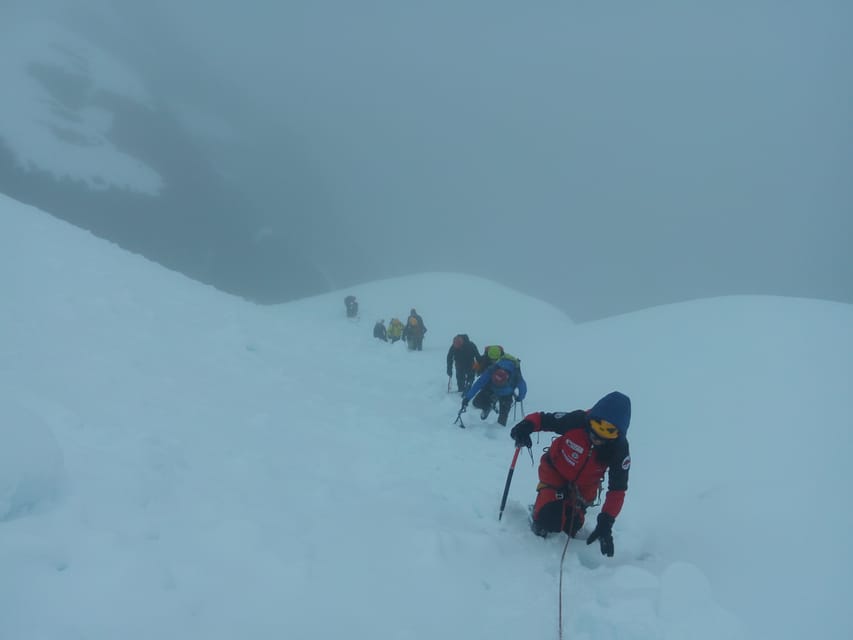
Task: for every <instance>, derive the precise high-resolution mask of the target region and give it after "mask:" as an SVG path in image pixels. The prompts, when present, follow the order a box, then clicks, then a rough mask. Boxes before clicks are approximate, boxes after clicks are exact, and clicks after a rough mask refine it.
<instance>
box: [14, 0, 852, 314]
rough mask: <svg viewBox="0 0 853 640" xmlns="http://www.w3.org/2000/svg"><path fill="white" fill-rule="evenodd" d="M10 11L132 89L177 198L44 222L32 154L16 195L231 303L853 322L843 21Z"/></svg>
mask: <svg viewBox="0 0 853 640" xmlns="http://www.w3.org/2000/svg"><path fill="white" fill-rule="evenodd" d="M6 2H7V4H6V5H5V6H7V7H8V8H6V9H3V10H2V11H3V13H4V14H6V16H7V19H4V20H3V21H2V22H3V24H4V26H3V27H2V28H0V29H3V30H5V33H9V32H10V30H14V29H15V27H16V25H18V24H24V23H25V22H26V23H30V22H32V21H34V20H35V21H39V20H46V19H49V20H53V21H58V22H60V23H61V24H62V25H64V26H65V27H67V28H68V29H70V30H73V31H74V32H75V33H77V34H79V35H80V36H81V37H82V38H85V39H86V40H87V41H89V42H91V43H93V44H94V45H95V46H97V47H99V48H100V49H102V50H104V51H107V52H109V53H110V54H111V55H113V56H115V57H116V58H117V59H120V60H121V61H122V62H123V63H124V64H125V65H127V67H128V68H130V69H132V70H133V72H134V73H135V74H137V75H138V77H139V78H140V79H141V81H142V82H143V84H144V86H145V87H146V90H147V91H148V94H149V95H150V96H152V104H153V105H154V106H153V107H152V108H150V109H149V110H141V111H139V110H138V112H134V113H133V114H131V115H124V116H118V117H117V120H116V127H115V129H114V132H115V140H117V142H116V144H120V143H121V144H124V145H125V147H126V148H127V149H129V150H130V151H132V152H133V153H134V154H136V155H137V156H138V157H146V158H147V160H148V162H149V164H151V165H153V166H154V167H156V168H157V169H158V170H159V172H160V174H161V175H164V176H165V178H164V180H165V183H166V184H167V185H168V188H167V190H166V191H164V193H163V194H161V195H160V196H159V197H158V198H142V199H141V201H140V197H139V196H134V195H132V194H127V193H126V191H122V190H113V191H111V192H110V193H109V194H104V193H103V192H100V193H98V194H95V195H91V194H90V193H89V191H88V190H87V193H85V194H84V196H85V197H84V196H81V195H80V194H79V193H76V192H75V194H76V195H75V196H74V197H69V196H68V193H67V190H68V188H69V187H68V185H65V186H64V187H63V189H64V191H62V192H61V193H56V194H55V197H53V199H52V200H49V201H47V202H46V201H45V199H46V198H47V196H46V195H45V193H46V192H48V191H50V189H45V186H44V184H43V183H41V182H36V183H33V182H32V181H33V180H36V179H37V177H38V171H37V170H34V169H32V168H28V169H26V170H22V169H21V167H20V166H19V165H20V163H18V164H17V165H16V163H15V161H14V159H13V158H11V157H10V158H7V161H6V162H5V163H2V162H1V161H0V179H2V180H0V190H2V191H3V192H4V193H7V194H9V195H11V196H12V197H16V198H18V199H21V200H24V201H27V202H30V203H31V204H35V205H37V206H41V207H42V208H44V209H46V210H48V211H49V212H51V213H53V214H54V215H57V216H60V217H64V218H65V219H68V220H71V221H72V222H74V223H75V224H79V225H81V226H84V227H86V228H90V229H92V230H93V231H94V232H95V233H98V234H99V235H103V236H105V237H109V238H111V239H114V240H116V241H117V242H119V244H122V245H123V246H126V247H127V248H130V249H131V250H134V251H137V252H139V253H142V254H144V255H147V256H149V257H151V258H152V259H154V260H157V261H160V262H163V263H164V264H167V266H171V267H173V268H176V269H178V270H181V271H184V272H186V273H188V275H191V276H192V277H196V278H198V279H201V280H203V281H207V282H210V283H212V284H215V285H216V286H219V287H220V288H223V289H225V290H228V291H232V292H235V293H239V294H240V295H244V296H245V297H248V298H251V299H255V300H260V301H263V302H274V301H280V300H286V299H290V298H293V297H296V296H302V295H308V294H311V293H320V292H321V291H324V290H328V289H331V288H344V287H350V288H352V290H353V291H356V292H357V286H356V285H357V284H358V283H360V282H366V281H369V280H374V279H378V278H384V277H390V276H397V275H404V274H412V273H417V272H422V271H455V272H467V273H471V274H474V275H480V276H485V277H487V278H490V279H493V280H496V281H499V282H501V283H503V284H506V285H508V286H510V287H513V288H516V289H519V290H522V291H525V292H526V293H529V294H531V295H535V296H538V297H541V298H543V299H545V300H547V301H549V302H551V303H552V304H555V305H556V306H558V307H560V308H562V309H564V310H565V311H567V312H568V313H569V314H570V315H571V316H572V317H573V318H574V319H575V320H579V321H583V320H588V319H592V318H598V317H603V316H607V315H612V314H617V313H622V312H625V311H629V310H634V309H639V308H643V307H648V306H653V305H657V304H662V303H668V302H675V301H681V300H687V299H691V298H699V297H706V296H712V295H723V294H734V293H752V294H761V293H763V294H779V295H791V296H804V297H815V298H826V299H832V300H841V301H845V302H853V286H851V285H853V252H851V250H850V248H851V238H853V181H851V180H850V176H851V175H853V130H851V117H850V114H851V106H853V100H851V98H853V89H851V82H850V73H851V63H853V44H851V43H853V33H851V31H853V6H851V5H850V4H849V3H847V2H843V1H841V0H839V1H837V2H833V1H828V0H817V1H806V0H795V1H792V2H784V3H780V2H777V1H770V0H767V1H756V0H745V1H734V0H732V1H728V2H722V3H719V2H718V3H699V2H677V1H675V0H671V1H669V2H663V1H653V2H643V3H636V2H631V1H629V0H616V1H614V2H606V3H604V2H566V3H556V2H542V3H535V4H529V3H528V4H523V3H516V2H506V1H502V0H499V1H490V2H486V1H485V0H479V1H469V2H464V1H463V2H447V1H435V2H429V3H426V2H424V3H401V2H394V1H392V0H386V1H366V2H358V3H352V2H345V1H344V0H332V1H323V0H305V1H304V2H272V1H256V2H252V3H248V4H246V3H237V2H226V1H221V2H217V3H215V6H209V4H210V3H208V2H203V1H202V0H183V1H182V2H180V3H173V2H168V1H166V0H151V1H149V2H147V3H144V6H142V3H136V2H129V1H127V2H106V1H104V2H95V1H93V0H88V1H81V0H75V1H74V2H71V1H68V2H31V1H27V2H19V3H15V2H12V3H11V4H8V0H6ZM42 79H43V81H44V82H45V83H46V84H51V82H53V83H54V85H56V82H55V81H52V80H51V79H50V78H48V77H47V76H44V75H43V76H42ZM55 88H56V87H55V86H54V89H55ZM114 108H115V110H116V113H122V114H128V113H129V112H130V111H132V109H130V108H129V107H128V106H127V105H123V106H115V105H114ZM119 134H121V135H119ZM119 138H120V139H119ZM2 142H3V141H2V137H0V151H2ZM7 155H8V152H7ZM11 155H14V154H11ZM0 160H2V159H1V158H0ZM188 176H189V177H188ZM28 181H29V182H28ZM75 188H76V187H75ZM126 198H129V199H133V198H135V200H133V202H138V204H137V205H134V206H133V207H128V206H125V205H126V201H125V199H126ZM155 201H156V202H155ZM75 203H76V204H75ZM119 210H120V211H121V212H122V213H121V214H118V213H117V211H119ZM427 220H428V221H430V224H425V221H427ZM329 229H335V230H336V231H337V232H336V233H335V234H334V236H333V238H332V239H331V240H330V234H329V233H328V231H329ZM436 230H439V231H436ZM472 293H473V294H476V292H472ZM413 303H416V300H413ZM484 303H485V304H486V305H487V306H488V307H489V308H491V309H496V310H499V309H500V301H499V300H484ZM495 303H497V306H495Z"/></svg>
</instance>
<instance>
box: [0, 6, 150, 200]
mask: <svg viewBox="0 0 853 640" xmlns="http://www.w3.org/2000/svg"><path fill="white" fill-rule="evenodd" d="M16 27H17V28H15V29H12V28H11V25H7V26H6V27H5V28H2V34H3V37H2V38H0V78H2V80H3V100H1V101H0V141H2V142H3V143H4V144H5V145H6V147H7V148H8V150H9V151H10V152H11V153H12V154H13V156H14V160H15V163H16V164H17V165H18V166H19V167H21V168H23V169H26V170H31V171H32V170H40V171H45V172H48V173H49V174H51V175H52V176H53V177H54V178H55V179H57V180H70V181H71V182H81V183H83V184H85V185H86V187H88V188H89V189H96V190H100V189H106V188H120V189H127V190H130V191H134V192H139V193H143V194H147V195H157V194H159V193H160V191H161V190H162V188H163V177H162V176H161V175H160V174H159V173H158V172H157V171H156V169H155V168H153V167H152V166H150V165H149V164H147V163H146V162H145V161H144V160H142V159H140V158H139V157H137V156H135V155H134V154H132V153H130V152H128V151H127V150H126V149H122V148H121V146H120V145H119V144H118V143H117V141H116V140H115V139H114V137H113V125H114V122H115V120H116V118H117V117H119V115H118V114H117V113H116V111H115V110H114V109H113V108H111V106H112V105H111V102H110V101H111V99H115V98H120V99H123V100H127V101H130V102H131V103H133V104H134V105H137V106H139V107H142V108H147V109H152V108H153V106H154V105H153V101H152V99H151V96H150V95H149V94H148V92H147V90H146V89H145V86H144V84H143V82H142V80H141V79H140V78H139V77H138V76H137V75H136V74H134V73H133V71H132V70H130V69H129V68H127V67H126V66H125V65H123V64H122V63H121V62H120V61H119V60H117V59H116V58H114V57H113V56H112V55H110V54H109V53H108V52H106V51H104V50H103V49H100V48H98V47H96V46H95V45H93V44H92V43H91V42H88V41H87V40H85V39H83V38H82V37H80V36H79V35H77V34H75V33H73V32H72V31H70V30H68V29H66V28H63V27H60V26H59V25H57V24H55V23H43V22H30V23H23V24H20V25H16Z"/></svg>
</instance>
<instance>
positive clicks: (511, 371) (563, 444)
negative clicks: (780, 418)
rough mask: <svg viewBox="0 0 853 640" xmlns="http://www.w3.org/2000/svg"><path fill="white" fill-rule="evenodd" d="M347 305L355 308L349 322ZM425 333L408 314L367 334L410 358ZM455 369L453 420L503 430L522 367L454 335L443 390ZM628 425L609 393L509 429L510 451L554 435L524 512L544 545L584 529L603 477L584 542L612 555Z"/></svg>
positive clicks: (624, 407) (520, 388)
mask: <svg viewBox="0 0 853 640" xmlns="http://www.w3.org/2000/svg"><path fill="white" fill-rule="evenodd" d="M350 298H351V301H350ZM346 304H347V316H348V317H355V316H356V315H357V314H358V303H357V302H356V300H355V298H354V297H353V296H348V297H347V300H346ZM351 305H352V306H354V310H353V311H352V315H351V314H350V310H351ZM425 333H426V326H424V323H423V318H421V317H420V316H419V315H418V314H417V312H416V311H415V309H412V310H411V312H410V313H409V318H408V321H407V323H406V324H405V325H403V323H401V322H400V321H399V320H398V319H397V318H392V319H391V322H390V325H389V327H388V329H387V330H386V328H385V324H384V321H383V320H379V321H378V322H377V323H376V325H375V326H374V328H373V335H374V337H376V338H378V339H380V340H383V341H387V340H390V341H391V342H392V343H393V342H397V341H398V340H400V339H402V340H405V341H406V342H407V344H408V347H409V349H410V350H417V351H421V350H422V349H423V338H424V334H425ZM454 369H455V373H456V389H457V391H458V392H459V393H461V394H462V407H461V410H460V414H461V413H463V412H464V411H465V410H466V409H467V406H468V403H469V402H471V403H472V404H473V405H474V406H475V407H477V408H478V409H480V410H481V411H480V419H481V420H485V419H486V418H487V417H488V416H489V414H490V413H491V412H492V411H493V410H497V412H498V424H500V425H502V426H506V423H507V419H508V418H509V410H510V408H511V407H512V405H513V402H519V403H520V402H522V401H523V400H524V398H525V397H526V395H527V382H526V381H525V380H524V377H523V376H522V374H521V360H519V359H518V358H516V357H515V356H513V355H511V354H509V353H507V352H506V351H504V348H503V347H502V346H500V345H488V346H487V347H485V348H484V349H483V353H482V354H480V352H479V350H478V349H477V345H476V344H474V342H473V341H471V339H470V338H469V337H468V335H467V334H464V333H460V334H458V335H456V336H454V338H453V342H452V344H451V345H450V349H448V351H447V376H448V388H447V390H448V391H450V384H451V382H452V379H453V373H454ZM630 423H631V400H630V398H629V397H628V396H626V395H625V394H623V393H621V392H619V391H613V392H611V393H609V394H607V395H606V396H604V397H603V398H601V399H600V400H599V401H598V402H596V403H595V405H594V406H593V407H592V408H591V409H587V410H584V409H576V410H574V411H570V412H556V413H553V412H544V411H537V412H533V413H530V414H527V415H526V416H524V418H523V419H522V420H521V421H520V422H518V423H517V424H516V425H515V426H514V427H513V428H512V429H511V430H510V437H511V438H512V439H513V441H514V442H515V446H516V447H518V448H521V447H526V448H528V449H531V448H532V446H533V442H532V440H531V437H530V436H531V434H533V433H539V432H545V431H547V432H551V433H555V434H557V436H556V437H554V438H553V439H552V441H551V442H550V445H549V446H547V447H545V449H544V453H543V454H542V457H541V458H540V462H539V483H538V484H537V485H536V500H535V502H534V503H533V507H532V509H531V513H530V528H531V530H532V531H533V533H534V534H536V535H537V536H541V537H543V538H544V537H546V536H547V535H548V534H549V533H556V532H561V531H562V532H564V533H566V534H567V535H568V536H570V537H575V535H577V533H578V532H579V531H580V529H581V527H582V526H583V524H584V521H585V518H586V513H587V510H588V509H589V508H590V507H593V506H597V502H596V500H597V498H598V496H599V495H600V493H601V491H602V488H603V485H604V478H605V474H606V475H607V491H606V494H605V498H604V503H603V505H602V508H601V512H600V513H599V514H598V517H597V520H596V525H595V528H594V529H593V531H592V533H591V534H590V535H589V537H588V538H587V540H586V543H587V544H592V543H594V542H596V541H598V543H599V546H600V549H601V553H602V554H603V555H605V556H608V557H612V556H613V553H614V545H613V524H614V523H615V521H616V517H617V516H618V515H619V513H620V511H621V510H622V505H623V503H624V501H625V493H626V492H627V490H628V472H629V470H630V468H631V453H630V448H629V445H628V439H627V432H628V426H629V425H630Z"/></svg>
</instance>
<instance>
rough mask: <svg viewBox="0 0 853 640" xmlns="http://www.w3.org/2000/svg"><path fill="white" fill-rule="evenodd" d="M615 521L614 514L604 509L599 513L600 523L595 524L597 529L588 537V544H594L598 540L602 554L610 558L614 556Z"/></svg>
mask: <svg viewBox="0 0 853 640" xmlns="http://www.w3.org/2000/svg"><path fill="white" fill-rule="evenodd" d="M613 522H614V519H613V516H611V515H610V514H609V513H604V512H603V511H602V512H601V513H599V514H598V524H597V525H595V529H593V530H592V533H591V534H589V538H587V539H586V543H587V544H592V543H593V542H595V541H596V540H598V542H599V544H600V545H601V555H603V556H607V557H608V558H612V557H613V531H612V530H613Z"/></svg>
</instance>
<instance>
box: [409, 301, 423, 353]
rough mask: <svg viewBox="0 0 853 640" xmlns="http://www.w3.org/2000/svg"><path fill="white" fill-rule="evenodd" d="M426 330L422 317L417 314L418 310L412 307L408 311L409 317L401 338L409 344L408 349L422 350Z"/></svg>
mask: <svg viewBox="0 0 853 640" xmlns="http://www.w3.org/2000/svg"><path fill="white" fill-rule="evenodd" d="M426 332H427V328H426V325H424V319H423V318H421V317H420V316H419V315H418V312H417V311H416V310H415V308H414V307H412V310H411V311H409V319H408V320H407V321H406V327H405V329H403V340H405V341H406V344H407V345H408V346H409V351H423V348H424V334H425V333H426Z"/></svg>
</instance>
